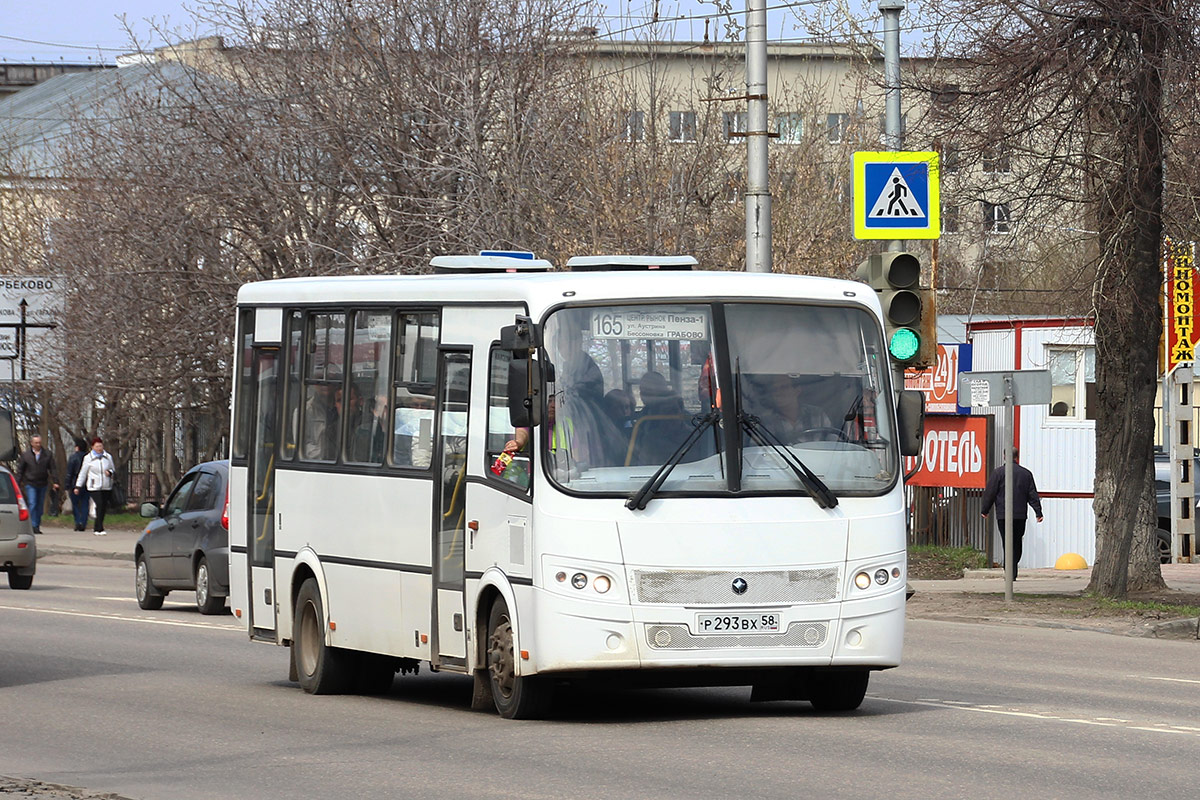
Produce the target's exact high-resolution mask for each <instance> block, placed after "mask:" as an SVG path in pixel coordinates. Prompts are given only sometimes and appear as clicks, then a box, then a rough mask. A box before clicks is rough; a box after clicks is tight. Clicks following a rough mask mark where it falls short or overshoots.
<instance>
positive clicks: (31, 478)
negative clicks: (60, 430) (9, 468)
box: [17, 433, 58, 533]
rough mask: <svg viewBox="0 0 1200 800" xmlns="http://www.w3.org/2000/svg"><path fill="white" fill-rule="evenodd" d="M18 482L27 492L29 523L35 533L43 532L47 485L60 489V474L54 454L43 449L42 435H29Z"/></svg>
mask: <svg viewBox="0 0 1200 800" xmlns="http://www.w3.org/2000/svg"><path fill="white" fill-rule="evenodd" d="M17 483H18V484H20V485H21V488H22V490H23V491H24V492H25V502H26V503H27V504H28V505H29V524H30V525H32V526H33V532H34V533H41V532H42V511H43V510H44V509H45V508H46V487H47V486H53V487H54V490H55V491H58V476H57V474H56V473H55V471H54V456H52V455H50V451H49V450H43V449H42V437H41V436H38V435H37V434H36V433H35V434H34V435H33V436H30V437H29V449H28V450H26V451H25V452H24V453H21V458H20V459H19V460H18V461H17Z"/></svg>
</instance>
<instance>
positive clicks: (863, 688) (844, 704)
mask: <svg viewBox="0 0 1200 800" xmlns="http://www.w3.org/2000/svg"><path fill="white" fill-rule="evenodd" d="M870 678H871V673H870V672H869V671H867V670H865V669H855V670H845V671H839V672H818V673H816V674H814V675H813V676H812V677H811V678H810V679H809V684H808V689H809V695H808V701H809V702H810V703H812V706H813V708H815V709H816V710H817V711H853V710H854V709H856V708H858V707H859V706H861V705H862V701H863V698H864V697H865V696H866V694H867V682H868V681H869V680H870Z"/></svg>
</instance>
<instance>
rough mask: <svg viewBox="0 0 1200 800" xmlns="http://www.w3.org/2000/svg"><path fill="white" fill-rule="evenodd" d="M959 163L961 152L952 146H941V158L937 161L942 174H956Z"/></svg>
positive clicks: (960, 161)
mask: <svg viewBox="0 0 1200 800" xmlns="http://www.w3.org/2000/svg"><path fill="white" fill-rule="evenodd" d="M961 163H962V151H961V150H959V149H958V148H957V147H956V146H954V145H952V144H947V145H942V157H941V158H940V159H939V160H938V166H939V167H940V169H941V171H942V173H943V174H945V173H948V172H958V169H959V165H960V164H961Z"/></svg>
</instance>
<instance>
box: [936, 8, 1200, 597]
mask: <svg viewBox="0 0 1200 800" xmlns="http://www.w3.org/2000/svg"><path fill="white" fill-rule="evenodd" d="M926 11H927V13H931V14H934V15H936V16H937V18H938V19H939V20H942V21H943V22H942V28H941V29H940V39H939V47H940V54H941V55H943V56H945V57H946V58H947V59H948V61H947V63H946V64H945V66H946V67H947V69H946V70H945V72H944V73H943V75H942V77H941V80H942V81H950V80H953V82H954V83H955V84H956V88H957V91H958V93H959V100H958V102H957V103H956V104H955V106H954V108H953V112H952V113H953V119H952V124H949V125H948V126H947V129H948V130H949V131H952V132H953V135H955V136H956V137H957V138H958V141H959V143H960V145H961V146H962V147H963V149H964V150H972V151H974V152H977V153H981V154H982V153H985V152H987V150H988V148H991V149H992V152H995V149H996V148H1004V149H1005V150H1007V151H1008V152H1009V153H1012V154H1013V158H1014V160H1015V159H1019V160H1020V163H1021V164H1022V169H1021V170H1020V171H1016V172H1017V174H1015V175H1014V177H1013V179H1012V181H1011V184H1010V185H1009V186H1008V187H1007V191H1008V192H1010V193H1011V196H1014V197H1015V198H1017V201H1018V202H1021V203H1022V204H1023V205H1024V211H1025V213H1026V214H1027V215H1028V216H1030V217H1037V218H1039V219H1042V220H1050V221H1053V222H1054V223H1055V228H1056V231H1057V233H1058V234H1059V235H1058V236H1057V237H1050V238H1057V240H1058V241H1059V242H1060V243H1061V244H1062V245H1065V246H1067V247H1070V246H1071V245H1074V246H1075V247H1076V248H1077V259H1078V262H1077V263H1079V264H1080V265H1081V266H1080V267H1079V268H1078V269H1079V272H1078V274H1081V275H1087V276H1089V277H1091V279H1092V283H1091V304H1092V309H1093V313H1094V317H1095V326H1096V329H1095V332H1096V352H1097V359H1096V388H1097V402H1098V408H1097V409H1096V440H1097V442H1104V443H1105V450H1106V452H1107V453H1108V454H1109V457H1106V458H1100V459H1097V463H1096V480H1095V501H1094V504H1093V507H1094V510H1095V517H1096V528H1097V530H1096V545H1097V548H1096V549H1097V555H1096V564H1095V567H1094V569H1093V573H1092V581H1091V584H1090V586H1089V589H1090V590H1091V591H1094V592H1096V593H1098V594H1101V595H1105V596H1111V597H1120V596H1123V595H1124V594H1125V593H1126V591H1127V590H1128V589H1146V588H1154V587H1157V586H1161V585H1162V578H1161V574H1160V570H1159V568H1158V563H1157V557H1156V553H1155V552H1154V551H1153V550H1152V546H1151V545H1152V542H1153V540H1154V532H1153V528H1154V525H1153V520H1152V515H1151V514H1150V513H1149V511H1148V509H1150V508H1152V506H1153V505H1154V493H1153V486H1152V478H1153V469H1152V468H1153V460H1152V455H1151V449H1152V444H1153V435H1154V419H1153V409H1154V395H1155V388H1156V378H1157V372H1156V365H1157V355H1156V349H1157V344H1158V331H1159V328H1160V326H1161V323H1160V313H1161V312H1160V310H1159V292H1160V289H1161V280H1162V277H1161V275H1162V273H1161V266H1160V248H1161V244H1162V239H1163V233H1164V229H1165V227H1166V226H1167V225H1169V224H1170V221H1169V220H1168V219H1167V218H1166V217H1165V215H1164V197H1165V184H1164V177H1163V169H1164V164H1166V163H1167V159H1168V157H1169V156H1170V155H1171V153H1172V147H1171V145H1172V142H1175V141H1179V140H1181V139H1182V138H1184V137H1182V132H1183V131H1185V130H1186V129H1187V128H1189V127H1194V117H1187V116H1183V115H1179V114H1177V113H1175V112H1173V113H1171V114H1170V115H1168V114H1167V111H1166V108H1165V107H1164V96H1165V92H1167V91H1168V90H1169V89H1170V87H1171V86H1172V85H1178V86H1192V85H1194V83H1193V81H1194V63H1195V53H1196V49H1195V45H1196V40H1195V30H1196V28H1195V22H1196V11H1197V5H1196V4H1195V3H1190V2H1174V1H1173V0H1123V2H1109V0H1068V2H1057V3H1054V4H1040V3H1029V2H1025V1H1024V0H988V2H979V1H978V0H943V1H942V2H938V3H935V4H933V6H932V7H930V8H928V9H926ZM926 88H928V84H927V85H926ZM1189 110H1190V109H1189Z"/></svg>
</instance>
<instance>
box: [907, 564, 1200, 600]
mask: <svg viewBox="0 0 1200 800" xmlns="http://www.w3.org/2000/svg"><path fill="white" fill-rule="evenodd" d="M1162 576H1163V580H1165V581H1166V582H1167V586H1168V587H1170V588H1171V589H1175V590H1177V591H1182V592H1189V593H1193V594H1200V564H1163V565H1162ZM1091 578H1092V570H1091V569H1090V568H1089V569H1077V570H1057V569H1053V568H1049V567H1048V568H1044V569H1022V570H1021V574H1020V576H1019V577H1018V578H1017V581H1016V583H1014V584H1013V590H1014V591H1017V592H1021V593H1023V594H1072V593H1075V592H1082V591H1083V590H1084V589H1086V588H1087V585H1088V581H1090V580H1091ZM909 585H910V586H912V588H913V589H916V590H917V591H918V592H969V593H978V594H994V593H997V592H999V593H1003V592H1004V570H1003V569H969V570H966V572H965V574H964V576H963V579H962V580H953V581H933V580H910V581H909Z"/></svg>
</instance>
